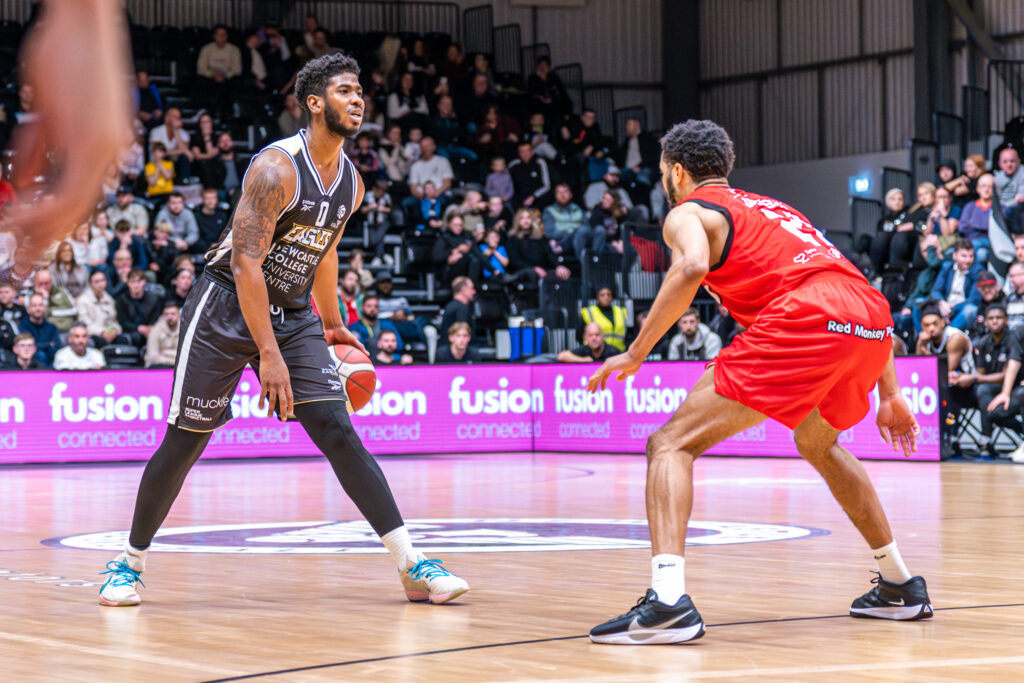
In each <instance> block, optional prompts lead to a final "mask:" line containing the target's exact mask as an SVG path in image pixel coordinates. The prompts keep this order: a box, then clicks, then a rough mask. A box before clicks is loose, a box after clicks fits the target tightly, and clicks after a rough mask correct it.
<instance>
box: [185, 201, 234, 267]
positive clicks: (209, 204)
mask: <svg viewBox="0 0 1024 683" xmlns="http://www.w3.org/2000/svg"><path fill="white" fill-rule="evenodd" d="M219 202H220V198H219V197H218V196H217V188H215V187H204V188H203V203H202V204H200V205H199V210H198V211H195V212H194V213H193V216H194V217H195V220H196V227H197V228H198V229H199V239H198V240H196V242H195V244H193V245H192V247H191V249H190V251H191V253H193V254H205V253H206V252H207V250H209V248H210V247H212V246H213V245H214V244H216V242H217V240H219V239H220V236H221V235H222V234H223V233H224V228H226V227H227V225H228V212H227V211H224V210H223V209H221V208H220V206H219Z"/></svg>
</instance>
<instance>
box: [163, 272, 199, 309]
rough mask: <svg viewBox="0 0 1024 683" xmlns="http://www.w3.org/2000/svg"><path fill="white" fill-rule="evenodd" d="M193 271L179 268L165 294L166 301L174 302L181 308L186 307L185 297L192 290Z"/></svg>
mask: <svg viewBox="0 0 1024 683" xmlns="http://www.w3.org/2000/svg"><path fill="white" fill-rule="evenodd" d="M172 268H173V266H172ZM193 279H194V278H193V276H192V271H190V270H179V271H176V272H175V273H174V279H172V280H171V281H170V285H169V288H168V292H167V294H166V295H165V296H164V303H165V304H166V303H174V305H176V306H177V307H178V309H179V310H181V309H182V308H184V307H185V299H187V298H188V293H189V292H190V291H192V282H193Z"/></svg>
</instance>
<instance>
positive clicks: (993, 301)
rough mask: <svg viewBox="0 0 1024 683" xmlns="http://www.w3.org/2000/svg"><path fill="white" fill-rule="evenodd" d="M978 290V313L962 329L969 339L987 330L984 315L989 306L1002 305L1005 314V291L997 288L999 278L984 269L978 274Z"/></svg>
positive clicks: (976, 337) (974, 339) (980, 335)
mask: <svg viewBox="0 0 1024 683" xmlns="http://www.w3.org/2000/svg"><path fill="white" fill-rule="evenodd" d="M978 292H979V293H980V294H981V303H980V304H978V315H977V316H976V317H975V319H974V321H973V324H971V325H970V326H969V327H968V329H966V330H964V332H966V333H967V336H969V337H970V338H971V341H976V340H978V339H980V338H981V337H983V336H985V334H986V333H987V332H988V329H987V328H986V327H985V316H986V315H988V309H989V308H991V307H992V306H995V305H999V306H1002V307H1003V315H1006V293H1005V292H1003V290H1001V289H1000V288H999V280H998V279H997V278H996V276H995V275H994V274H993V273H991V272H989V271H987V270H986V271H985V272H983V273H982V274H981V275H979V276H978Z"/></svg>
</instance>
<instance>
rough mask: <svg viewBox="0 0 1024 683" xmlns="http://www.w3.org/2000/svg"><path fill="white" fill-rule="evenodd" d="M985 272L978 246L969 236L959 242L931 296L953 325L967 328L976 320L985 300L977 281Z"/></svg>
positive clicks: (944, 264) (939, 276)
mask: <svg viewBox="0 0 1024 683" xmlns="http://www.w3.org/2000/svg"><path fill="white" fill-rule="evenodd" d="M983 272H984V268H982V267H981V265H980V264H978V263H975V260H974V247H973V246H972V245H971V243H970V242H968V241H967V240H960V241H959V242H957V243H956V245H955V246H954V247H953V258H952V260H950V261H947V262H945V263H943V264H942V268H941V270H939V274H938V276H936V278H935V284H934V285H932V291H931V298H932V299H934V300H936V301H937V305H938V307H939V311H940V312H941V313H942V316H943V317H944V318H946V319H947V320H949V321H950V324H951V325H952V326H953V327H955V328H957V329H960V330H963V329H965V328H967V327H969V326H970V324H972V323H973V322H974V316H976V315H977V314H978V305H979V304H980V303H981V293H980V292H979V291H978V288H977V283H978V278H979V277H980V276H981V274H982V273H983ZM922 322H923V321H922Z"/></svg>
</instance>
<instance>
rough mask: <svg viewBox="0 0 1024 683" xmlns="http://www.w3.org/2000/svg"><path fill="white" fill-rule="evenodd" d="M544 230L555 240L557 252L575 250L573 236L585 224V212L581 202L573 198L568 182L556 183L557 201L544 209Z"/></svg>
mask: <svg viewBox="0 0 1024 683" xmlns="http://www.w3.org/2000/svg"><path fill="white" fill-rule="evenodd" d="M543 218H544V230H545V232H547V234H548V236H549V237H550V238H551V240H552V241H553V242H554V244H553V245H552V249H553V250H554V251H555V253H556V254H561V253H563V252H564V253H565V254H569V253H574V251H573V236H574V235H575V234H576V231H577V230H579V229H580V226H581V225H583V219H584V218H585V214H584V213H583V209H582V208H580V206H579V204H577V203H576V202H574V201H573V200H572V189H571V188H570V187H569V184H568V183H558V184H557V185H555V201H554V203H553V204H551V205H550V206H548V207H547V208H546V209H544V214H543Z"/></svg>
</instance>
